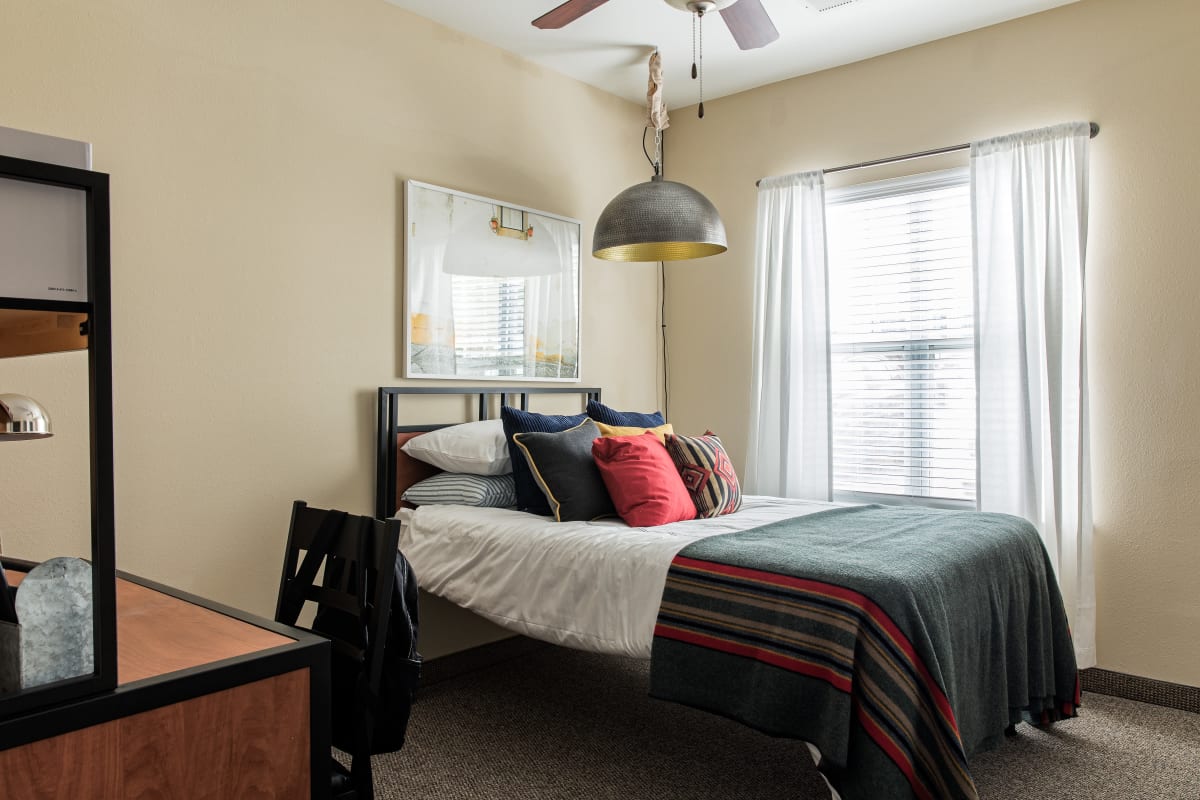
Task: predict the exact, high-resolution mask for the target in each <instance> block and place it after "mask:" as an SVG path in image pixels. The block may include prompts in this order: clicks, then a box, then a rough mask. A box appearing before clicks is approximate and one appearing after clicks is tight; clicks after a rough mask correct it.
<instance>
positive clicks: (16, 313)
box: [0, 308, 88, 391]
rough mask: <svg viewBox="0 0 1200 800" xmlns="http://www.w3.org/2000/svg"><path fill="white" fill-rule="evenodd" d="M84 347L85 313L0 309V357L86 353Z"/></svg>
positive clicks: (0, 389)
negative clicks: (66, 351)
mask: <svg viewBox="0 0 1200 800" xmlns="http://www.w3.org/2000/svg"><path fill="white" fill-rule="evenodd" d="M87 344H88V338H87V314H78V313H68V312H62V311H33V310H27V309H17V308H0V358H10V357H12V356H31V355H36V354H38V353H57V352H61V351H64V350H86V349H87ZM0 391H7V389H6V388H5V387H4V386H0Z"/></svg>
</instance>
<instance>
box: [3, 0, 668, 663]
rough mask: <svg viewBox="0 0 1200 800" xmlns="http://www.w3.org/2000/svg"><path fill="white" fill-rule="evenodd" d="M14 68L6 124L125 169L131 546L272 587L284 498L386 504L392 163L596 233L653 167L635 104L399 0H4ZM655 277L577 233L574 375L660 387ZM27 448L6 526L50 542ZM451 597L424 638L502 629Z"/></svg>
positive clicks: (626, 391) (395, 273)
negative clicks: (376, 439)
mask: <svg viewBox="0 0 1200 800" xmlns="http://www.w3.org/2000/svg"><path fill="white" fill-rule="evenodd" d="M0 75H3V76H4V77H3V79H2V80H0V125H7V126H10V127H15V128H22V129H25V130H32V131H38V132H42V133H48V134H53V135H57V136H64V137H69V138H73V139H82V140H86V141H90V142H92V143H94V145H95V168H96V169H97V170H100V171H104V172H109V173H111V175H112V207H113V225H112V233H113V245H112V259H113V286H114V301H113V313H114V318H115V320H114V328H115V332H114V348H115V368H114V376H113V377H114V383H115V395H116V398H115V402H116V419H115V436H116V443H115V444H116V459H115V467H116V483H117V496H116V504H117V530H118V541H117V555H118V565H119V567H120V568H122V569H125V570H127V571H130V572H133V573H135V574H140V575H145V576H147V577H150V578H154V579H157V580H160V581H164V582H166V583H168V584H172V585H175V586H178V587H181V588H183V589H187V590H191V591H194V592H197V593H199V594H201V595H207V596H210V597H213V598H216V599H219V600H221V601H224V602H227V603H230V604H232V605H235V606H240V607H243V608H247V609H250V610H252V611H256V612H260V613H266V614H269V613H270V612H271V611H272V609H273V608H274V596H275V589H276V584H277V581H278V574H279V566H280V559H281V557H282V552H283V542H284V537H285V535H286V531H287V522H288V514H289V509H290V504H291V501H292V500H293V499H296V498H303V499H306V500H308V501H309V502H311V503H313V504H316V505H331V506H338V507H342V508H346V509H348V510H351V511H355V512H364V513H365V512H370V511H371V510H372V509H373V497H372V495H373V490H374V487H373V479H374V453H373V450H372V438H371V437H372V434H373V413H374V404H375V396H374V390H375V387H377V386H380V385H391V384H397V383H401V382H402V381H400V379H399V375H400V370H401V367H400V361H401V352H402V351H401V348H400V334H401V327H400V324H399V323H398V316H399V309H400V299H399V298H400V289H401V282H400V271H401V265H402V253H401V251H400V247H399V244H398V241H397V239H398V234H399V231H400V229H401V225H400V224H399V222H398V220H399V219H400V216H401V213H402V200H401V198H402V194H401V192H402V181H403V180H404V179H406V178H416V179H420V180H424V181H429V182H432V183H436V184H440V185H444V186H450V187H454V188H458V189H462V190H465V191H468V192H474V193H478V194H483V195H488V196H492V197H499V198H502V199H506V200H511V201H513V202H514V203H518V204H523V205H528V206H531V207H534V208H540V209H544V210H547V211H551V212H554V213H558V214H563V215H567V216H571V217H575V218H578V219H580V220H583V221H584V226H583V232H584V242H583V245H584V251H585V253H590V251H591V246H590V243H591V227H592V224H591V223H592V221H594V220H595V218H596V216H597V215H598V214H599V212H600V210H601V208H602V207H603V204H604V203H605V202H607V200H608V199H609V198H610V197H612V195H614V194H616V193H617V192H618V191H619V190H620V189H622V188H624V187H625V186H627V185H628V184H630V183H633V182H636V181H639V180H644V179H645V177H646V176H645V172H646V169H645V167H644V162H643V160H642V154H641V152H640V151H639V149H638V147H639V145H638V137H639V134H640V132H641V120H640V115H641V111H640V109H639V108H638V107H637V106H636V105H634V104H631V103H627V102H625V101H622V100H619V99H617V98H615V97H613V96H611V95H608V94H605V93H603V92H599V91H597V90H595V89H592V88H589V87H586V86H584V85H582V84H580V83H577V82H575V81H572V80H569V79H567V78H564V77H562V76H560V75H557V74H554V73H549V72H546V71H544V70H542V69H540V68H538V67H536V66H533V65H531V64H530V63H528V62H524V61H521V60H519V59H517V58H515V57H513V56H511V55H509V54H506V53H504V52H502V51H500V50H497V49H494V48H492V47H489V46H486V45H483V44H481V43H479V42H477V41H474V40H470V39H468V38H466V37H464V36H461V35H459V34H456V33H453V32H451V31H449V30H447V29H445V28H442V27H439V26H437V25H435V24H433V23H431V22H428V21H426V20H424V19H421V18H419V17H415V16H413V15H410V14H408V13H406V12H403V11H400V10H399V9H396V8H395V7H393V6H390V5H388V4H386V3H384V2H383V0H305V1H304V2H297V1H296V0H255V2H238V1H237V0H220V1H219V2H217V1H214V2H209V1H208V0H206V1H205V2H194V1H192V0H188V1H185V0H106V1H105V2H102V3H95V2H84V1H83V0H74V1H68V0H38V2H28V1H27V0H0ZM656 286H657V284H656V280H655V274H654V271H653V270H652V269H651V268H649V267H642V266H638V265H607V264H602V263H600V262H596V261H593V260H592V259H590V258H588V257H585V258H584V265H583V297H584V305H585V307H584V319H583V340H582V347H583V355H582V358H583V382H584V384H585V385H599V386H603V388H604V391H605V393H606V398H609V399H611V400H612V401H613V402H614V403H615V404H622V405H623V404H628V405H629V406H630V407H636V408H650V407H653V406H654V405H655V402H656V394H657V392H656V388H655V386H656V384H655V381H656V377H655V376H656V374H657V370H656V356H655V352H656V351H655V336H656V334H657V328H656V326H655V320H656V291H657V289H656ZM40 358H46V359H49V358H54V357H52V356H45V357H40ZM66 358H68V359H69V358H70V357H66ZM42 366H43V367H44V364H43V365H42ZM39 369H40V368H39V367H38V366H36V365H35V366H34V367H20V366H17V365H14V364H9V365H7V366H4V365H0V379H3V378H4V377H5V376H6V375H7V376H9V377H10V378H12V379H13V380H14V381H17V376H18V373H20V374H22V375H23V374H25V373H26V372H34V373H36V372H37V371H38V370H39ZM6 370H7V371H6ZM17 382H20V381H17ZM23 385H25V384H23ZM38 385H42V384H38ZM14 390H16V389H15V388H13V389H10V388H8V387H2V386H0V391H14ZM45 391H50V389H46V390H45ZM31 393H33V392H31ZM41 399H44V400H47V402H49V399H48V398H41ZM64 421H65V418H64ZM34 444H36V443H26V444H25V447H32V446H33V445H34ZM11 447H16V445H12V446H10V448H11ZM23 452H25V453H26V454H28V453H29V452H30V451H29V450H25V451H23ZM14 453H15V451H12V452H6V453H3V454H0V455H2V456H3V457H4V461H3V462H0V469H3V471H4V472H3V474H4V476H5V477H4V480H3V481H2V482H0V483H4V484H6V488H5V489H4V490H3V491H4V494H3V496H0V535H3V536H4V543H5V546H6V547H7V548H8V552H11V553H16V554H21V549H22V548H21V547H20V546H19V545H22V544H24V545H25V546H27V547H29V548H33V547H39V548H42V549H43V550H49V549H51V548H52V547H53V543H50V542H47V541H46V540H45V539H43V538H42V534H43V533H46V534H47V535H48V536H51V535H53V530H49V531H47V529H53V528H55V524H53V523H51V524H48V523H47V522H46V521H45V520H46V519H55V517H54V514H58V513H59V512H57V511H51V510H48V509H47V508H46V506H47V505H48V504H49V503H50V501H46V498H45V493H44V492H42V493H39V494H38V495H37V499H38V500H43V501H46V502H38V503H35V502H33V501H32V500H31V499H30V497H29V495H28V493H27V492H24V491H22V486H21V485H20V478H19V475H20V474H21V472H22V469H23V468H22V464H21V462H20V460H19V457H18V456H17V455H14ZM14 475H15V476H18V478H17V479H16V484H17V485H13V484H12V483H11V482H10V478H11V477H12V476H14ZM85 513H86V512H85ZM22 531H26V532H27V533H28V532H36V535H35V534H32V533H31V534H28V535H26V536H25V537H24V538H22ZM444 610H445V606H444V604H436V603H431V604H430V606H429V608H427V609H426V619H425V621H426V626H425V633H426V636H425V641H424V645H425V647H424V649H425V650H426V652H427V653H429V654H433V655H436V654H437V653H439V652H443V651H445V650H447V649H453V648H454V647H457V646H459V644H461V643H463V642H465V641H474V640H475V639H472V637H475V636H476V635H477V634H478V635H492V634H494V633H495V632H494V631H487V630H485V631H482V632H481V631H474V632H471V633H470V634H469V635H468V633H467V632H466V631H465V630H464V629H462V628H460V627H459V626H463V625H468V624H470V623H469V622H465V621H464V619H465V618H464V617H462V616H461V615H449V614H444V613H443V611H444Z"/></svg>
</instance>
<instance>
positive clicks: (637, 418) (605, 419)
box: [587, 400, 667, 428]
mask: <svg viewBox="0 0 1200 800" xmlns="http://www.w3.org/2000/svg"><path fill="white" fill-rule="evenodd" d="M587 415H588V416H589V417H591V418H592V419H593V420H595V421H596V422H602V423H604V424H605V425H625V426H630V427H634V428H657V427H658V426H659V425H665V424H666V422H667V421H666V420H665V419H663V415H662V412H661V411H655V412H654V413H653V414H641V413H638V412H637V411H617V410H616V409H615V408H609V407H608V406H606V405H604V403H601V402H600V401H599V400H588V404H587Z"/></svg>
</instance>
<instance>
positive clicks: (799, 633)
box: [651, 506, 1079, 800]
mask: <svg viewBox="0 0 1200 800" xmlns="http://www.w3.org/2000/svg"><path fill="white" fill-rule="evenodd" d="M651 694H652V695H653V696H655V697H658V698H661V699H664V700H671V701H674V702H679V703H683V704H686V705H690V706H694V707H697V708H701V709H704V710H707V711H712V712H715V713H718V714H721V715H724V716H727V717H731V718H733V719H736V720H738V721H740V722H743V723H745V724H747V725H750V726H751V727H754V728H757V729H759V730H762V731H764V732H766V733H769V734H772V735H775V736H786V737H792V738H797V739H803V740H805V741H808V742H811V743H813V744H815V745H816V746H817V747H818V748H819V749H820V751H821V754H822V761H821V764H820V768H821V770H822V771H823V772H824V773H825V775H826V777H827V778H828V779H829V780H830V782H831V783H832V784H833V786H834V787H835V788H836V789H837V790H838V791H839V793H840V794H841V795H842V797H843V798H844V800H868V799H869V800H889V799H890V798H897V799H899V798H905V799H907V798H914V797H915V798H965V799H967V800H975V798H977V796H978V795H977V793H976V790H975V785H974V782H973V781H972V779H971V773H970V769H969V764H968V757H969V756H970V755H972V754H973V753H975V752H978V751H980V750H983V749H986V748H988V747H990V746H992V745H994V744H996V743H997V742H999V741H1000V740H1001V739H1002V737H1003V735H1004V732H1005V730H1006V729H1007V728H1009V727H1010V726H1012V725H1014V724H1016V723H1017V722H1020V721H1028V722H1036V723H1039V724H1041V723H1048V722H1052V721H1054V720H1056V719H1061V718H1062V717H1069V716H1074V715H1075V709H1076V707H1077V705H1078V703H1079V688H1078V676H1077V670H1076V664H1075V656H1074V650H1073V647H1072V643H1071V636H1070V631H1069V630H1068V627H1067V619H1066V615H1065V613H1064V611H1063V604H1062V599H1061V596H1060V595H1059V591H1058V586H1057V584H1056V583H1055V580H1054V575H1053V571H1052V569H1051V566H1050V562H1049V558H1048V557H1047V555H1046V551H1045V548H1044V547H1043V545H1042V542H1041V539H1040V537H1039V536H1038V534H1037V531H1036V530H1034V528H1033V527H1032V526H1031V525H1030V524H1029V523H1027V522H1026V521H1024V520H1021V519H1018V518H1016V517H1010V516H1007V515H1003V514H983V513H977V512H960V511H940V510H934V509H924V508H911V507H904V508H900V507H881V506H860V507H855V508H845V509H836V510H832V511H828V512H822V513H819V514H813V515H809V516H807V517H800V518H797V519H792V520H785V521H783V522H778V523H773V524H771V525H766V526H763V527H761V528H756V529H754V530H750V531H743V532H740V533H731V534H725V535H721V536H714V537H712V538H709V539H703V540H701V541H698V542H695V543H693V544H691V545H688V546H687V547H685V548H684V549H683V550H682V551H681V552H680V553H679V555H678V556H677V557H676V558H675V560H674V562H673V563H672V565H671V568H670V571H669V573H668V575H667V581H666V586H665V588H664V592H663V599H662V605H661V607H660V609H659V616H658V622H657V626H656V628H655V638H654V647H653V652H652V656H651Z"/></svg>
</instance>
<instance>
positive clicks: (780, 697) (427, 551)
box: [377, 387, 1079, 800]
mask: <svg viewBox="0 0 1200 800" xmlns="http://www.w3.org/2000/svg"><path fill="white" fill-rule="evenodd" d="M418 393H419V394H447V395H454V396H458V397H460V398H461V399H464V400H465V399H468V398H469V399H470V406H471V407H472V411H473V413H471V414H470V415H471V416H474V417H476V418H478V419H487V418H489V417H492V416H494V415H495V413H496V411H497V409H498V406H499V404H500V403H502V402H509V403H511V404H512V405H514V406H519V407H520V408H522V409H527V408H528V406H529V401H530V398H531V396H532V397H536V396H538V395H541V394H559V395H561V394H571V393H574V394H577V395H578V396H579V397H580V398H581V399H583V400H584V401H587V400H596V401H598V400H599V399H600V395H601V393H600V390H599V389H578V388H575V387H571V388H562V387H554V388H551V389H533V388H515V389H514V388H496V389H480V388H461V389H429V388H425V387H418V388H408V387H399V388H382V389H380V394H379V403H380V405H379V408H380V415H379V429H378V440H379V441H378V444H379V470H378V478H377V497H378V508H377V513H378V515H379V516H381V517H391V516H397V517H398V518H399V519H400V520H401V521H402V522H403V526H402V532H401V549H402V550H403V552H404V553H405V555H406V557H407V558H408V559H409V561H410V562H411V563H412V565H413V567H414V570H415V571H416V574H417V577H418V582H419V583H420V585H421V587H422V588H423V589H425V590H426V591H429V592H432V593H433V594H436V595H439V596H441V597H444V598H446V599H447V600H450V601H451V602H453V603H455V604H457V605H459V606H462V607H464V608H467V609H469V610H471V611H473V612H475V613H477V614H479V615H481V616H483V617H485V618H487V619H489V620H491V621H493V622H495V623H496V624H498V625H501V626H502V627H505V628H507V629H509V630H512V631H514V632H516V633H520V634H524V635H527V636H530V637H533V638H536V639H540V640H544V641H548V642H551V643H553V644H557V645H562V646H566V647H572V648H578V649H584V650H590V651H594V652H601V653H612V654H619V655H625V656H635V657H640V658H649V659H650V662H651V685H650V687H649V691H650V693H651V695H653V696H655V697H658V698H661V699H664V700H669V701H672V702H678V703H683V704H686V705H690V706H693V707H696V708H700V709H703V710H706V711H710V712H712V713H716V714H720V715H723V716H727V717H731V718H733V719H736V720H739V721H741V722H743V723H745V724H747V725H750V726H751V727H754V728H757V729H759V730H762V731H764V732H766V733H768V734H771V735H775V736H786V737H790V738H795V739H798V740H801V741H804V742H806V743H807V744H808V746H809V750H810V752H811V753H812V754H813V756H814V759H815V760H817V762H818V766H819V767H820V769H821V771H822V774H823V775H824V776H825V778H826V780H827V782H829V783H830V786H831V789H832V790H833V791H834V793H835V796H838V795H839V794H840V796H841V797H842V798H844V799H845V800H860V799H862V800H865V799H866V798H871V799H872V800H885V799H886V798H910V797H918V798H943V797H944V798H966V799H967V800H972V799H973V798H976V797H977V793H976V791H975V787H974V784H973V782H972V780H971V777H970V770H969V757H970V756H971V755H972V754H973V753H975V752H979V751H981V750H984V749H987V748H989V747H991V746H994V745H995V744H996V743H997V742H998V741H999V740H1000V739H1001V738H1002V737H1003V735H1004V734H1005V733H1006V732H1007V733H1012V732H1013V729H1014V726H1015V725H1016V724H1017V723H1019V722H1022V721H1024V722H1032V723H1034V724H1049V723H1051V722H1053V721H1055V720H1057V719H1061V718H1063V717H1069V716H1073V715H1074V714H1075V711H1076V708H1077V706H1078V703H1079V684H1078V677H1077V671H1076V669H1075V660H1074V653H1073V650H1072V647H1071V641H1070V634H1069V630H1068V628H1067V621H1066V617H1065V614H1064V612H1063V609H1062V602H1061V598H1060V597H1059V594H1058V589H1057V585H1056V583H1055V581H1054V578H1053V573H1052V571H1051V569H1050V567H1049V563H1048V558H1047V557H1046V554H1045V551H1044V549H1043V548H1042V545H1041V541H1040V538H1039V537H1038V536H1037V533H1036V531H1034V530H1033V529H1032V526H1030V525H1029V524H1028V523H1025V522H1024V521H1023V520H1017V519H1015V518H1011V517H1006V516H1004V515H995V514H981V513H977V512H948V511H937V510H931V509H914V508H885V507H880V506H847V505H843V504H833V503H821V502H813V501H801V500H792V499H785V498H771V497H755V496H747V497H745V498H744V502H743V504H742V507H741V509H740V510H738V511H737V512H736V513H732V514H727V515H724V516H718V517H714V518H711V519H698V520H690V521H685V522H673V523H670V524H665V525H657V526H654V527H631V526H628V525H626V524H624V523H623V522H621V521H620V520H609V519H606V520H597V521H587V522H555V521H554V520H553V519H552V518H546V517H539V516H535V515H532V514H528V513H525V512H521V511H515V510H508V509H499V508H470V507H465V506H458V505H423V506H421V507H419V508H416V509H412V508H404V507H402V505H401V503H399V502H398V498H399V497H400V496H401V495H402V494H403V492H404V490H405V489H406V488H407V487H408V486H409V485H411V484H412V483H414V482H415V481H417V480H420V479H421V478H422V477H424V476H426V475H428V474H430V468H429V467H428V466H427V465H424V464H423V463H421V462H417V461H415V460H413V459H411V458H409V457H408V456H407V455H406V454H405V453H404V452H403V451H402V450H401V449H400V446H401V445H402V444H403V443H404V442H405V441H407V440H408V439H409V438H411V437H413V436H416V435H419V434H420V433H422V432H424V431H428V430H432V429H436V428H438V427H442V426H441V425H427V424H425V425H412V424H401V420H400V416H401V415H400V405H401V403H402V402H403V401H404V400H406V399H408V398H405V395H409V394H418ZM465 407H466V406H464V408H465ZM451 424H452V423H451Z"/></svg>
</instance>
